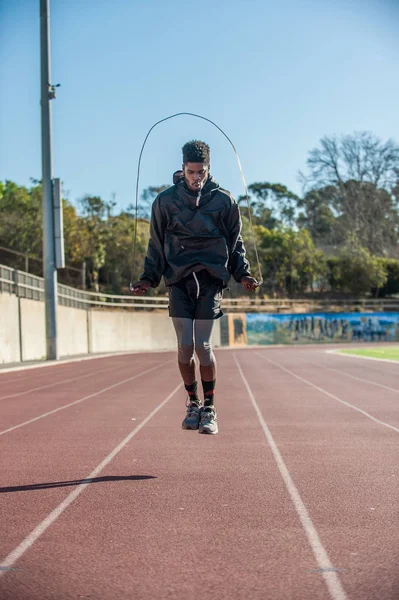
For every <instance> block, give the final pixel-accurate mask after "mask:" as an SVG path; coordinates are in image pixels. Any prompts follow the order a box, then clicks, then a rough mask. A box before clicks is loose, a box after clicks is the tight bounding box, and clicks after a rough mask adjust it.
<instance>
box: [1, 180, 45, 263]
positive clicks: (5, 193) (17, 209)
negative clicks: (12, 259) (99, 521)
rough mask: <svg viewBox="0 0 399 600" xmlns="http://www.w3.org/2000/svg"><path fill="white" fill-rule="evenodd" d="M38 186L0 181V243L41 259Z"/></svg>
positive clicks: (39, 193) (40, 202)
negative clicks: (28, 186) (25, 185)
mask: <svg viewBox="0 0 399 600" xmlns="http://www.w3.org/2000/svg"><path fill="white" fill-rule="evenodd" d="M41 200H42V199H41V186H40V185H33V186H32V187H30V188H26V187H24V186H19V185H17V184H16V183H13V182H12V181H6V182H5V183H4V184H3V183H1V182H0V240H1V244H2V245H3V246H6V247H8V248H10V249H13V250H16V251H18V252H24V253H26V254H34V255H36V256H39V257H40V256H42V239H43V234H42V201H41Z"/></svg>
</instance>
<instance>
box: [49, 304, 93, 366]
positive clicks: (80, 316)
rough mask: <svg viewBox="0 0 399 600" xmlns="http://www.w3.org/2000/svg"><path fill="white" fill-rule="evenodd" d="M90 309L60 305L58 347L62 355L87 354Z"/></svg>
mask: <svg viewBox="0 0 399 600" xmlns="http://www.w3.org/2000/svg"><path fill="white" fill-rule="evenodd" d="M88 314H90V313H88V311H87V310H82V309H79V308H70V307H69V306H59V307H58V313H57V317H58V321H57V326H58V348H59V350H58V351H59V353H60V356H73V355H74V354H75V355H76V354H87V353H88V352H89V340H88V330H87V328H88Z"/></svg>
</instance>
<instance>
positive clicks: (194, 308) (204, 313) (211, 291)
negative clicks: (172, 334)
mask: <svg viewBox="0 0 399 600" xmlns="http://www.w3.org/2000/svg"><path fill="white" fill-rule="evenodd" d="M222 296H223V281H222V280H221V279H217V278H216V277H213V276H212V275H210V273H208V271H205V269H202V270H201V271H198V272H197V273H192V274H191V275H188V276H187V277H184V279H182V280H181V281H178V282H177V283H175V284H173V285H170V286H169V316H170V317H176V318H181V319H219V318H220V317H221V316H222V315H223V312H222V309H221V302H222Z"/></svg>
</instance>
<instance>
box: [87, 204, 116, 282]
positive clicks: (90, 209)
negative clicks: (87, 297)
mask: <svg viewBox="0 0 399 600" xmlns="http://www.w3.org/2000/svg"><path fill="white" fill-rule="evenodd" d="M80 204H81V207H82V211H83V216H84V221H85V228H86V232H85V233H86V235H85V247H84V253H85V259H86V262H87V264H88V277H89V281H90V284H91V285H92V286H93V287H94V289H95V291H96V292H98V291H99V271H100V268H101V267H102V266H103V265H104V264H105V261H106V241H107V237H108V235H109V232H108V227H107V222H106V221H105V217H106V216H107V215H108V216H109V213H110V205H109V204H107V202H105V201H104V200H102V198H100V197H99V196H85V197H84V198H82V199H81V201H80Z"/></svg>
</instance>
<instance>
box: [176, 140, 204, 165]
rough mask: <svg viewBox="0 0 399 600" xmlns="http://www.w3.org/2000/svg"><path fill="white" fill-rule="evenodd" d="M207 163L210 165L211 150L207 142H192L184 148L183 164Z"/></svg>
mask: <svg viewBox="0 0 399 600" xmlns="http://www.w3.org/2000/svg"><path fill="white" fill-rule="evenodd" d="M188 162H193V163H205V164H207V165H209V164H210V148H209V146H208V144H205V142H200V141H199V140H192V141H191V142H187V143H186V144H184V146H183V163H184V164H186V163H188Z"/></svg>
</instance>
